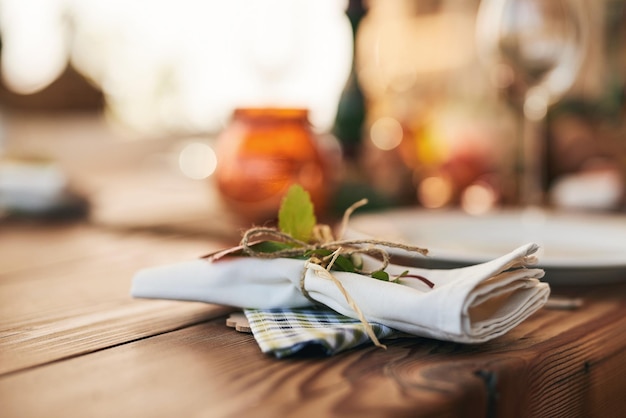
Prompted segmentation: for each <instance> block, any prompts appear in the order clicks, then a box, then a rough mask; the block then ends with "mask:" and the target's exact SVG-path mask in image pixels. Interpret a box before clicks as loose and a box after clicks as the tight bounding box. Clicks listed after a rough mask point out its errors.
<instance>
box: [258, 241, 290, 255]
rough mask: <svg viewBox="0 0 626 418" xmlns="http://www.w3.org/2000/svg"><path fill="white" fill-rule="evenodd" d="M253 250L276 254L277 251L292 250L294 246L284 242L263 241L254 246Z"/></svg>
mask: <svg viewBox="0 0 626 418" xmlns="http://www.w3.org/2000/svg"><path fill="white" fill-rule="evenodd" d="M252 248H254V249H255V250H256V251H259V252H262V253H275V252H277V251H281V250H286V249H289V248H292V246H291V245H289V244H286V243H284V242H277V241H262V242H259V243H256V244H254V245H252Z"/></svg>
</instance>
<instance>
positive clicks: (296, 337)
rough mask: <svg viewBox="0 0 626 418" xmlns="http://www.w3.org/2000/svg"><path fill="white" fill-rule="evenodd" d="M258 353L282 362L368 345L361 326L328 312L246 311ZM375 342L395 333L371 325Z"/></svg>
mask: <svg viewBox="0 0 626 418" xmlns="http://www.w3.org/2000/svg"><path fill="white" fill-rule="evenodd" d="M244 313H245V314H246V317H247V319H248V322H249V323H250V328H251V329H252V333H253V334H254V338H255V339H256V341H257V343H258V344H259V347H260V348H261V351H262V352H263V353H266V354H273V355H274V356H276V357H277V358H283V357H287V356H290V355H292V354H296V353H298V352H301V351H302V350H303V349H313V350H320V351H321V353H323V354H325V355H327V356H330V355H333V354H336V353H339V352H341V351H344V350H347V349H349V348H353V347H356V346H359V345H362V344H365V343H368V342H370V338H369V337H368V336H367V334H366V332H365V328H364V327H363V324H361V322H360V321H359V320H358V319H352V318H349V317H347V316H343V315H341V314H338V313H337V312H335V311H333V310H330V309H245V310H244ZM370 325H371V326H372V329H373V330H374V333H375V334H376V336H377V337H378V339H383V338H387V337H390V336H392V335H393V334H394V333H396V331H395V330H393V329H392V328H389V327H387V326H385V325H380V324H374V323H371V324H370Z"/></svg>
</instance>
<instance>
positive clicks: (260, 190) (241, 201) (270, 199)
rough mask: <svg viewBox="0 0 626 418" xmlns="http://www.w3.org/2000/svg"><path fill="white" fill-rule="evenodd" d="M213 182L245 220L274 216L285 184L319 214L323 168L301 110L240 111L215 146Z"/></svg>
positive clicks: (325, 181)
mask: <svg viewBox="0 0 626 418" xmlns="http://www.w3.org/2000/svg"><path fill="white" fill-rule="evenodd" d="M217 156H218V162H217V169H216V172H215V178H216V181H217V187H218V190H219V193H220V195H221V196H222V198H223V200H224V202H225V204H226V205H227V206H228V208H229V209H230V210H232V211H233V212H234V213H235V214H237V215H238V216H240V217H242V218H243V219H245V220H247V221H251V222H257V223H260V222H264V221H268V220H273V219H275V218H276V215H277V212H278V209H279V207H280V202H281V200H282V197H283V196H284V194H285V193H286V191H287V189H288V188H289V186H291V185H292V184H294V183H298V184H300V185H301V186H302V187H303V188H304V189H305V190H307V191H308V192H309V193H310V194H311V199H312V200H313V203H314V205H315V208H316V212H318V213H319V212H320V211H323V210H324V208H325V207H326V204H327V200H328V197H329V191H330V190H331V188H332V185H331V184H329V178H330V177H329V175H328V174H329V167H328V161H327V159H326V156H325V155H324V153H323V152H322V150H321V149H320V147H319V144H318V139H317V137H316V135H315V134H314V132H313V131H312V129H311V126H310V123H309V119H308V111H307V110H306V109H288V108H243V109H237V110H235V112H234V115H233V118H232V120H231V122H230V124H229V126H228V127H226V129H225V130H224V131H223V132H222V133H221V134H220V136H219V137H218V142H217Z"/></svg>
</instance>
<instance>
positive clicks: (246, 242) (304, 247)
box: [240, 200, 428, 348]
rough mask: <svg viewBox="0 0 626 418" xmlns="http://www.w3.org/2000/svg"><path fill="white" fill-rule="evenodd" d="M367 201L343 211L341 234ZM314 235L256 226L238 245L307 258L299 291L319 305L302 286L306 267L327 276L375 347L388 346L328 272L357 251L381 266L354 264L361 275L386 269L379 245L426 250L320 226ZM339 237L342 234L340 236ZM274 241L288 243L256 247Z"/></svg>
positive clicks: (275, 255) (274, 255) (265, 255)
mask: <svg viewBox="0 0 626 418" xmlns="http://www.w3.org/2000/svg"><path fill="white" fill-rule="evenodd" d="M366 202H367V201H366V200H363V201H359V202H357V203H356V204H354V205H353V206H352V207H350V208H349V209H348V210H346V212H345V214H344V219H343V225H342V228H341V234H342V235H343V231H344V230H345V226H346V224H347V220H348V217H349V216H350V214H351V213H352V212H353V211H354V209H356V208H357V207H359V206H362V205H363V204H365V203H366ZM314 236H315V238H316V239H317V241H315V242H313V243H307V242H304V241H301V240H298V239H295V238H293V237H292V236H291V235H289V234H286V233H284V232H281V231H279V230H276V229H274V228H267V227H255V228H251V229H249V230H247V231H246V232H245V233H244V235H243V238H242V240H241V243H240V248H241V249H242V250H243V252H244V253H245V254H247V255H249V256H251V257H258V258H266V259H271V258H283V257H286V258H294V257H295V258H300V257H303V258H307V260H306V261H305V263H304V269H303V271H302V275H301V277H300V283H299V284H300V291H301V292H302V294H303V295H304V296H305V297H306V298H307V299H309V300H310V301H311V302H313V303H314V304H319V301H317V300H315V299H313V298H312V297H311V295H310V294H309V292H308V291H307V290H306V288H305V278H306V273H307V271H308V270H312V271H314V272H315V274H316V275H317V276H318V277H322V278H325V279H328V280H330V281H332V282H333V284H334V285H335V286H336V287H337V288H338V289H339V291H340V292H341V294H342V295H343V297H344V298H345V300H346V302H347V303H348V306H349V307H350V308H351V309H352V310H353V311H354V312H355V313H356V315H357V317H358V318H359V321H360V322H361V324H362V325H363V327H364V328H365V332H366V333H367V335H368V336H369V337H370V339H371V340H372V342H373V343H374V345H375V346H377V347H381V348H387V347H386V346H385V345H384V344H381V342H380V341H379V340H378V337H376V334H375V333H374V330H373V328H372V326H371V325H370V323H369V322H368V321H367V319H366V318H365V315H364V314H363V312H362V310H361V309H360V308H359V306H358V304H357V303H356V301H355V300H354V299H353V298H352V296H351V295H350V294H349V293H348V291H347V290H346V288H345V287H344V286H343V284H342V283H341V281H340V280H339V279H338V278H337V277H336V276H335V275H333V274H332V273H331V269H332V267H333V265H334V264H335V261H336V260H337V258H338V257H339V256H344V257H349V258H350V257H352V256H353V255H356V254H361V255H369V256H372V257H374V258H375V259H377V260H378V261H380V265H379V266H378V268H377V269H375V270H372V271H367V270H363V269H361V268H357V267H356V266H355V272H356V273H359V274H363V275H371V274H372V273H373V272H375V271H380V270H384V269H385V268H387V266H388V265H389V262H390V256H389V253H388V252H387V251H386V250H385V249H383V248H381V247H390V248H400V249H403V250H406V251H409V252H414V253H419V254H422V255H426V254H427V253H428V250H426V249H424V248H421V247H416V246H412V245H406V244H402V243H397V242H391V241H384V240H378V239H347V240H345V239H344V240H335V239H334V238H333V236H332V233H331V232H330V228H328V227H327V228H325V229H324V228H323V226H321V228H319V229H317V231H314ZM340 236H341V235H340ZM267 240H275V241H279V242H283V243H286V244H289V247H288V248H284V249H280V250H277V251H273V252H265V251H260V250H257V249H255V248H254V247H255V244H258V243H259V242H263V241H267ZM319 250H327V251H331V253H330V254H328V255H326V256H320V255H319V254H318V253H319Z"/></svg>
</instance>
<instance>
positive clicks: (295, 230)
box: [278, 184, 317, 242]
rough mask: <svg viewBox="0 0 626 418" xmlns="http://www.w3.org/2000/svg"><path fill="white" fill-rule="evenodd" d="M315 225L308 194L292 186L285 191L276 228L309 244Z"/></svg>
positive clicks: (296, 186)
mask: <svg viewBox="0 0 626 418" xmlns="http://www.w3.org/2000/svg"><path fill="white" fill-rule="evenodd" d="M316 223H317V219H316V218H315V211H314V209H313V203H312V202H311V197H310V195H309V193H308V192H307V191H306V190H304V189H303V188H302V186H300V185H297V184H294V185H293V186H291V187H290V188H289V190H288V191H287V194H286V195H285V197H284V198H283V201H282V203H281V206H280V210H279V211H278V228H279V229H280V230H281V231H282V232H284V233H286V234H289V235H291V236H292V237H293V238H295V239H298V240H300V241H304V242H309V240H310V239H311V235H312V234H313V227H314V226H315V224H316Z"/></svg>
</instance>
